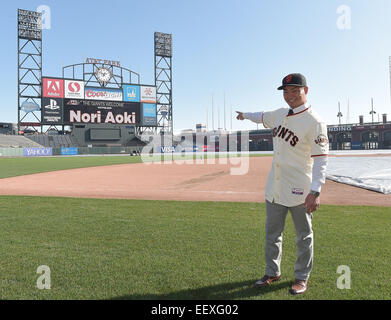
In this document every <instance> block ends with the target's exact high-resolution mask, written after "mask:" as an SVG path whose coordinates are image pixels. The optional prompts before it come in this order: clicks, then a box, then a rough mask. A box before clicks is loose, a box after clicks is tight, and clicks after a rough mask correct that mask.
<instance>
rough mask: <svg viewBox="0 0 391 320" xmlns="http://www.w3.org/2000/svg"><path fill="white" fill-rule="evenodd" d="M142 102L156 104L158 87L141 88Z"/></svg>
mask: <svg viewBox="0 0 391 320" xmlns="http://www.w3.org/2000/svg"><path fill="white" fill-rule="evenodd" d="M140 102H147V103H156V87H151V86H148V87H146V86H141V87H140Z"/></svg>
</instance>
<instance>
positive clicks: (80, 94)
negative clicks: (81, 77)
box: [64, 80, 84, 99]
mask: <svg viewBox="0 0 391 320" xmlns="http://www.w3.org/2000/svg"><path fill="white" fill-rule="evenodd" d="M64 97H65V98H69V99H84V82H83V81H75V80H65V82H64Z"/></svg>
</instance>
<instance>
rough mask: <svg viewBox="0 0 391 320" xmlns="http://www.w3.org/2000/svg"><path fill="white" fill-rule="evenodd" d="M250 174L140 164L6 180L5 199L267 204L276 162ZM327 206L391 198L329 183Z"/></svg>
mask: <svg viewBox="0 0 391 320" xmlns="http://www.w3.org/2000/svg"><path fill="white" fill-rule="evenodd" d="M248 159H249V166H248V172H247V173H246V174H243V175H232V174H231V169H232V168H234V167H237V166H234V165H232V164H231V163H230V160H229V159H228V160H227V161H226V163H225V164H224V163H220V162H219V159H216V160H215V164H208V163H207V162H206V160H204V161H203V163H202V164H196V163H195V162H193V164H178V163H177V162H175V161H174V162H168V163H161V164H156V163H150V164H146V163H135V164H123V165H111V166H103V167H90V168H82V169H71V170H61V171H53V172H46V173H39V174H32V175H25V176H19V177H13V178H5V179H0V194H2V195H28V196H64V197H77V198H122V199H147V200H189V201H235V202H241V201H243V202H264V201H265V200H264V197H265V186H266V180H267V176H268V173H269V170H270V168H271V164H272V160H273V158H272V157H250V158H248ZM321 203H323V204H334V205H370V206H390V205H391V195H384V194H382V193H378V192H374V191H369V190H366V189H362V188H357V187H353V186H349V185H346V184H341V183H336V182H333V181H330V180H327V181H326V184H325V185H324V186H323V189H322V194H321Z"/></svg>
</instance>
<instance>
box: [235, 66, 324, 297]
mask: <svg viewBox="0 0 391 320" xmlns="http://www.w3.org/2000/svg"><path fill="white" fill-rule="evenodd" d="M278 90H283V93H284V99H285V101H286V103H287V104H288V105H289V107H290V108H281V109H277V110H275V111H265V112H254V113H243V112H239V111H237V113H238V115H237V119H238V120H244V119H248V120H251V121H253V122H256V123H263V125H264V127H265V128H270V129H272V130H273V131H272V133H273V149H274V156H273V163H272V168H271V171H270V173H269V177H268V181H267V184H266V194H265V198H266V227H265V229H266V245H265V259H266V272H265V276H264V277H263V278H262V279H261V280H259V281H257V282H256V283H255V286H256V287H266V286H269V285H271V283H272V282H273V281H277V280H279V279H280V276H281V270H280V265H281V256H282V233H283V230H284V226H285V218H286V215H287V213H288V210H289V211H290V212H291V216H292V220H293V223H294V226H295V230H296V248H297V259H296V262H295V269H294V274H295V281H294V283H293V285H292V287H291V288H290V290H289V291H290V293H292V294H301V293H304V292H305V291H306V290H307V286H308V278H309V276H310V273H311V270H312V265H313V248H314V246H313V231H312V212H314V211H316V209H317V208H318V207H319V205H320V197H319V195H320V191H321V187H322V184H324V183H325V174H326V166H327V156H328V150H329V144H328V139H327V127H326V124H325V123H324V122H323V121H322V120H321V118H320V117H319V115H318V114H317V113H316V112H315V111H314V110H313V108H312V107H311V106H310V105H309V104H308V102H307V93H308V87H307V82H306V79H305V77H304V76H303V75H302V74H299V73H293V74H289V75H287V76H286V77H285V78H284V79H283V80H282V86H280V87H279V88H278Z"/></svg>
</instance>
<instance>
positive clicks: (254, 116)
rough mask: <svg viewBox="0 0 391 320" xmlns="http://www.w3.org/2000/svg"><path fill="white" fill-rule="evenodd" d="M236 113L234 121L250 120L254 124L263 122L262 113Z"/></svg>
mask: <svg viewBox="0 0 391 320" xmlns="http://www.w3.org/2000/svg"><path fill="white" fill-rule="evenodd" d="M236 112H237V113H238V115H237V117H236V119H238V120H245V119H248V120H251V121H253V122H255V123H262V122H263V112H241V111H236Z"/></svg>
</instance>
